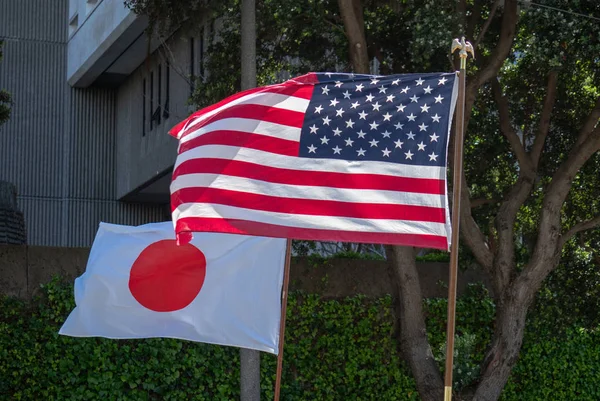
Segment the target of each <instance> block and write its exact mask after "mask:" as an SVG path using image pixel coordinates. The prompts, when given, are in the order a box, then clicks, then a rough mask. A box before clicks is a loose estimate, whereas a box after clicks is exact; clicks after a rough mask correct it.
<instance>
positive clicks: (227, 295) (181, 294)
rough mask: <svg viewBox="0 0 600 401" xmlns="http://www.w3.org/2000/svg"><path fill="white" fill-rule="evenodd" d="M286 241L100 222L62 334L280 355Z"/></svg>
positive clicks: (168, 225)
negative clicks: (189, 235)
mask: <svg viewBox="0 0 600 401" xmlns="http://www.w3.org/2000/svg"><path fill="white" fill-rule="evenodd" d="M285 248H286V240H285V239H280V238H264V237H254V236H252V237H250V236H245V235H233V234H217V233H195V234H194V238H193V240H192V241H191V242H190V243H189V244H185V245H181V246H177V245H176V240H175V232H174V230H173V224H172V223H171V222H165V223H156V224H146V225H143V226H137V227H131V226H121V225H114V224H106V223H101V224H100V227H99V229H98V233H97V234H96V238H95V240H94V244H93V245H92V249H91V251H90V256H89V260H88V263H87V267H86V271H85V273H84V274H83V275H82V276H80V277H79V278H77V279H76V280H75V303H76V307H75V309H74V310H73V311H72V312H71V314H70V315H69V317H68V318H67V320H66V321H65V323H64V325H63V326H62V327H61V329H60V331H59V334H62V335H67V336H73V337H106V338H113V339H132V338H153V337H170V338H178V339H184V340H191V341H197V342H204V343H211V344H219V345H228V346H235V347H241V348H249V349H255V350H259V351H264V352H269V353H272V354H277V353H278V347H279V324H280V319H281V288H282V283H283V270H284V263H285Z"/></svg>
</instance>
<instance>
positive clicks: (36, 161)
mask: <svg viewBox="0 0 600 401" xmlns="http://www.w3.org/2000/svg"><path fill="white" fill-rule="evenodd" d="M67 11H68V0H52V1H48V0H0V39H3V40H4V41H5V46H4V59H3V61H1V62H0V88H4V89H7V90H8V91H10V92H11V93H12V96H13V99H14V102H15V103H14V106H13V110H12V116H11V119H10V120H9V122H7V123H6V124H4V125H2V126H0V179H4V180H7V181H10V182H13V183H14V184H16V185H17V190H18V193H19V196H18V203H19V207H20V209H21V210H23V212H24V214H25V220H26V224H27V232H28V243H29V244H32V245H50V246H89V245H90V244H91V242H92V240H93V237H94V234H95V231H96V229H97V227H98V223H99V222H100V221H107V222H112V223H121V224H143V223H146V222H150V221H162V220H165V218H168V215H167V214H166V213H165V210H164V208H163V206H161V205H145V204H123V203H120V202H118V201H116V195H115V194H116V182H115V177H116V174H115V167H116V159H115V158H116V123H115V114H116V103H115V101H116V91H115V90H103V89H85V90H82V89H72V88H70V87H69V86H68V84H67V82H66V61H67V52H66V51H67V48H66V40H67V28H68V19H67Z"/></svg>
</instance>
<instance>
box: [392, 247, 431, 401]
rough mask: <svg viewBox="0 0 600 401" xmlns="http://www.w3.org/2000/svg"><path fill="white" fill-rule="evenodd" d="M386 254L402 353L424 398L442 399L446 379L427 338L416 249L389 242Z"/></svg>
mask: <svg viewBox="0 0 600 401" xmlns="http://www.w3.org/2000/svg"><path fill="white" fill-rule="evenodd" d="M386 254H387V257H388V263H387V270H388V274H389V277H390V281H391V282H392V296H393V308H394V314H395V322H396V327H395V332H396V337H397V339H398V343H399V344H400V350H401V352H402V356H403V358H404V359H405V360H406V362H407V363H408V364H409V366H410V369H411V372H412V373H413V376H414V378H415V381H416V382H417V389H418V390H419V395H420V396H421V400H423V401H439V400H441V397H442V394H443V383H442V377H441V376H440V371H439V368H438V366H437V363H436V361H435V359H433V353H432V352H431V347H430V346H429V342H428V341H427V331H426V328H425V318H424V316H423V296H422V294H421V284H420V283H419V273H418V272H417V265H416V258H415V256H416V255H415V249H414V248H409V247H402V246H386Z"/></svg>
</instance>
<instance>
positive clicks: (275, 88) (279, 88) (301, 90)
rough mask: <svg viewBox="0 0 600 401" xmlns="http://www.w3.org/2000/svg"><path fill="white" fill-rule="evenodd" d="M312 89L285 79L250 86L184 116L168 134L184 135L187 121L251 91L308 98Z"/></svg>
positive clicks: (307, 85) (312, 87)
mask: <svg viewBox="0 0 600 401" xmlns="http://www.w3.org/2000/svg"><path fill="white" fill-rule="evenodd" d="M313 89H314V86H313V85H311V84H301V83H296V82H290V81H287V82H285V83H283V84H278V85H270V86H263V87H260V88H252V89H248V90H246V91H243V92H238V93H236V94H234V95H231V96H229V97H227V98H225V99H223V100H221V101H220V102H218V103H215V104H213V105H210V106H208V107H205V108H203V109H201V110H198V111H197V112H195V113H193V114H192V115H191V116H189V117H188V118H186V119H185V120H183V121H182V122H180V123H179V124H177V125H176V126H174V127H173V128H171V130H170V131H169V134H170V135H172V136H174V137H175V138H177V137H178V135H181V137H183V136H185V134H186V133H180V131H181V130H182V129H183V127H185V125H186V124H187V123H188V121H190V120H193V119H195V118H198V117H200V116H202V115H204V114H206V113H208V112H210V111H213V110H215V109H217V108H219V107H222V106H224V105H226V104H227V103H230V102H232V101H234V100H236V99H239V98H241V97H243V96H246V95H250V94H252V93H259V92H264V93H278V94H281V95H288V96H294V97H299V98H302V99H310V98H311V97H312V93H313Z"/></svg>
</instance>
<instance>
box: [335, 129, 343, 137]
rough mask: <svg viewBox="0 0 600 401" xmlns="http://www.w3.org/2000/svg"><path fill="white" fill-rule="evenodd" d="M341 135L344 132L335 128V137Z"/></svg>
mask: <svg viewBox="0 0 600 401" xmlns="http://www.w3.org/2000/svg"><path fill="white" fill-rule="evenodd" d="M341 133H342V130H341V129H339V128H338V127H335V129H334V130H333V136H340V134H341Z"/></svg>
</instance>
